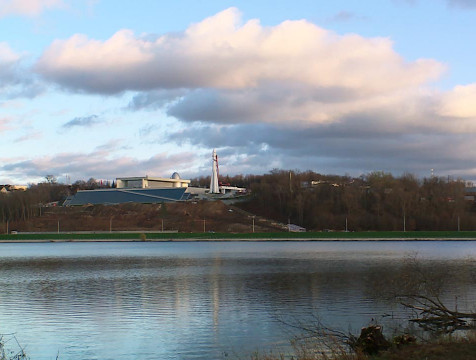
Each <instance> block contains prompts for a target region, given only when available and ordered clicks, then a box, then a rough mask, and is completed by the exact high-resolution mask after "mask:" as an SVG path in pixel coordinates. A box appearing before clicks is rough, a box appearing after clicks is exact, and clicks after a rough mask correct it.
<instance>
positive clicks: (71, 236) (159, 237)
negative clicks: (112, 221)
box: [0, 231, 476, 241]
mask: <svg viewBox="0 0 476 360" xmlns="http://www.w3.org/2000/svg"><path fill="white" fill-rule="evenodd" d="M419 239H421V240H427V239H430V240H447V239H462V240H476V232H475V231H407V232H403V231H371V232H304V233H289V232H276V233H160V232H156V233H153V232H145V233H138V232H134V233H123V232H118V233H114V232H113V233H94V232H91V233H36V234H22V233H19V234H9V235H5V234H4V235H0V240H4V241H8V240H14V241H15V240H16V241H18V240H24V241H28V240H36V241H47V240H53V241H54V240H57V241H61V240H62V241H68V240H71V241H81V240H99V241H100V240H104V241H107V240H121V241H144V240H148V241H173V240H175V241H180V240H183V241H186V240H256V241H260V240H419Z"/></svg>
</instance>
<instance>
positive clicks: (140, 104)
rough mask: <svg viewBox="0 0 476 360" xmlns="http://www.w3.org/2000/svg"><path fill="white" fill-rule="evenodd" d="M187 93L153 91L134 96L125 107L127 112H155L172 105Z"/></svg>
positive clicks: (177, 90) (180, 91) (185, 91)
mask: <svg viewBox="0 0 476 360" xmlns="http://www.w3.org/2000/svg"><path fill="white" fill-rule="evenodd" d="M187 92H188V91H187V90H182V89H173V90H154V91H149V92H142V93H139V94H137V95H135V96H134V97H133V98H132V100H131V101H130V102H129V105H128V106H127V110H133V111H138V110H157V109H162V108H164V107H166V106H168V105H170V104H173V103H174V102H175V101H177V100H178V99H179V98H181V97H182V96H184V95H185V94H186V93H187Z"/></svg>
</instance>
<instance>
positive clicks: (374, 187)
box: [230, 169, 476, 231]
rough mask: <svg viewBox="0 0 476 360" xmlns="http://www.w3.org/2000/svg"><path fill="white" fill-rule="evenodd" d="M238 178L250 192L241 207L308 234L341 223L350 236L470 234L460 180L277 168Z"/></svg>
mask: <svg viewBox="0 0 476 360" xmlns="http://www.w3.org/2000/svg"><path fill="white" fill-rule="evenodd" d="M241 178H242V179H247V180H248V181H247V182H246V181H245V183H246V185H247V187H248V188H249V189H251V192H252V198H251V200H250V201H249V202H247V203H244V204H241V205H240V206H241V207H243V208H244V209H245V210H248V211H250V212H253V213H256V214H258V215H262V216H266V217H269V218H272V219H275V220H277V221H280V222H283V223H287V222H288V221H290V222H291V223H295V224H297V225H300V226H303V227H305V228H307V229H309V230H324V229H333V230H344V229H345V226H346V221H347V224H348V229H349V230H353V231H361V230H391V231H403V230H405V231H417V230H458V226H459V229H460V230H476V206H475V205H474V203H473V202H472V201H467V200H465V199H464V195H465V185H464V182H463V181H461V180H451V179H446V178H437V177H431V178H425V179H418V178H417V177H415V176H414V175H412V174H408V173H406V174H403V175H402V176H400V177H394V176H393V175H392V174H389V173H385V172H372V173H369V174H366V175H364V176H361V177H360V178H351V177H349V176H336V175H322V174H318V173H315V172H312V171H306V172H298V171H287V170H278V169H274V170H272V171H271V172H270V173H268V174H264V175H255V176H253V177H241ZM233 180H234V178H233V177H231V178H230V182H231V183H232V184H233ZM458 224H459V225H458Z"/></svg>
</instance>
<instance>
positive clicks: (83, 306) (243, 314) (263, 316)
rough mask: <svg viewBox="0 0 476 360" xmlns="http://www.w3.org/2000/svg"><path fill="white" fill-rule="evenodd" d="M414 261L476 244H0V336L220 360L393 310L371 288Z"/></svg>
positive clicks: (106, 354) (37, 347)
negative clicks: (304, 328)
mask: <svg viewBox="0 0 476 360" xmlns="http://www.w3.org/2000/svg"><path fill="white" fill-rule="evenodd" d="M415 254H417V256H418V258H420V259H423V261H428V262H434V263H435V264H442V265H444V264H457V263H458V262H459V261H460V260H463V259H470V260H474V259H476V243H475V242H438V241H435V242H212V243H206V242H203V243H201V242H198V243H188V242H177V243H176V242H174V243H45V244H0V333H16V337H17V338H18V340H19V341H20V343H21V344H22V345H25V346H26V351H27V352H28V354H29V355H30V356H31V358H32V360H43V359H55V357H56V355H57V353H58V352H59V357H60V359H61V360H65V359H67V360H69V359H75V360H78V359H101V360H106V359H111V360H126V359H127V360H131V359H143V360H150V359H207V360H210V359H223V358H225V357H226V354H228V355H229V356H231V357H232V356H233V355H236V354H237V355H243V354H246V353H251V352H253V351H255V350H257V349H266V348H273V347H279V346H285V345H286V344H287V339H288V338H289V334H288V330H289V329H287V328H286V327H285V326H283V325H282V323H281V322H280V321H279V319H285V320H288V319H306V317H308V316H309V315H310V314H318V315H319V316H320V317H321V318H322V319H323V320H324V321H326V322H327V323H332V324H333V326H340V327H342V328H344V329H347V328H348V326H349V325H351V326H352V327H354V328H356V329H358V328H360V327H361V326H364V325H366V324H367V323H368V322H369V321H370V319H371V318H378V317H379V316H381V315H382V314H385V313H387V314H389V313H392V314H393V312H394V311H398V310H395V309H391V308H389V305H388V304H382V303H380V302H377V301H376V300H375V299H374V297H373V296H372V293H371V292H369V289H368V286H367V285H366V283H365V281H366V279H368V277H369V274H370V275H372V274H374V275H375V274H379V273H380V272H382V271H385V270H389V269H390V270H391V269H392V268H393V267H398V266H399V265H400V264H401V262H402V259H403V258H405V257H408V256H414V255H415ZM460 286H463V287H464V286H466V287H468V288H471V287H472V286H473V284H472V283H471V284H469V283H468V284H460ZM471 289H472V288H471ZM471 289H470V290H471ZM470 293H471V295H472V294H473V293H472V291H470ZM461 301H464V299H462V300H461ZM397 315H398V314H396V315H395V316H397Z"/></svg>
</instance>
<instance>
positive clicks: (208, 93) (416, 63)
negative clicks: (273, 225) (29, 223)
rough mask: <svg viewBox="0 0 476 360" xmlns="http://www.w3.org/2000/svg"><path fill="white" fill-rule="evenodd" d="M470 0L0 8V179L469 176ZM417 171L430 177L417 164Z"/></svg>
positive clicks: (35, 0) (63, 2)
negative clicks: (287, 172) (291, 173)
mask: <svg viewBox="0 0 476 360" xmlns="http://www.w3.org/2000/svg"><path fill="white" fill-rule="evenodd" d="M474 39H476V0H366V1H354V0H346V1H344V0H333V1H324V0H322V1H321V0H294V1H292V2H291V1H280V0H274V1H270V0H263V1H260V0H254V1H246V0H245V1H235V2H232V1H228V0H214V1H212V0H202V1H196V0H177V1H157V0H138V1H125V0H124V1H123V0H0V184H29V183H36V182H39V181H44V179H45V176H46V175H49V174H51V175H54V176H56V177H57V179H58V181H60V182H64V183H68V182H74V181H76V180H81V179H82V180H87V179H89V178H91V177H92V178H95V179H103V180H113V179H115V178H116V177H123V176H145V175H149V176H159V177H170V176H171V174H172V173H173V172H175V171H177V172H179V173H180V175H181V176H182V177H183V178H192V177H196V176H201V175H204V176H206V175H209V174H210V173H211V153H212V150H213V149H214V148H216V150H217V154H218V157H219V165H220V173H221V174H223V175H225V174H229V175H236V174H243V175H246V174H263V173H267V172H269V171H270V170H272V169H275V168H278V169H292V170H300V171H306V170H312V171H315V172H318V173H322V174H337V175H351V176H360V175H363V174H367V173H370V172H373V171H385V172H391V173H393V174H394V175H397V176H398V175H401V174H404V173H412V174H415V175H417V176H418V177H429V176H430V175H431V173H432V171H433V173H434V174H435V175H437V176H444V177H446V176H451V177H454V178H462V179H466V180H475V179H476V145H475V143H476V142H475V140H474V139H475V135H476V66H475V64H476V42H475V40H474ZM432 169H433V170H432Z"/></svg>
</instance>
